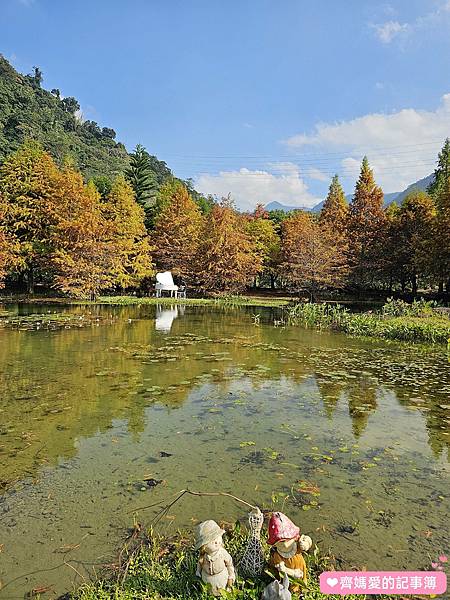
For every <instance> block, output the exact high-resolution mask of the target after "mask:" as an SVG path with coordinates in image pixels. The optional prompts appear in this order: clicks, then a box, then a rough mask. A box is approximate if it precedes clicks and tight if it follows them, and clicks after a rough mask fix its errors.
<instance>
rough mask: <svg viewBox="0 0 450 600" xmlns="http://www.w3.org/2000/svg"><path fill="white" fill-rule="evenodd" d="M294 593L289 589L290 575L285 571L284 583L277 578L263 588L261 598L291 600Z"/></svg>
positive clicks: (264, 599) (262, 599)
mask: <svg viewBox="0 0 450 600" xmlns="http://www.w3.org/2000/svg"><path fill="white" fill-rule="evenodd" d="M291 599H292V594H291V592H290V591H289V577H288V576H287V573H284V577H283V583H280V582H279V581H277V580H275V581H272V583H269V585H268V586H266V587H265V588H264V590H263V593H262V596H261V600H291Z"/></svg>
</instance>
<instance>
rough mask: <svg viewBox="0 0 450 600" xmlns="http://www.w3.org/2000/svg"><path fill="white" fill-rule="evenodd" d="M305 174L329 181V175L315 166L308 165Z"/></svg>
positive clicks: (311, 177) (318, 179)
mask: <svg viewBox="0 0 450 600" xmlns="http://www.w3.org/2000/svg"><path fill="white" fill-rule="evenodd" d="M306 176H307V177H309V178H310V179H316V180H317V181H329V180H330V177H329V175H327V174H326V173H322V171H321V170H320V169H316V168H315V167H309V168H308V169H307V171H306Z"/></svg>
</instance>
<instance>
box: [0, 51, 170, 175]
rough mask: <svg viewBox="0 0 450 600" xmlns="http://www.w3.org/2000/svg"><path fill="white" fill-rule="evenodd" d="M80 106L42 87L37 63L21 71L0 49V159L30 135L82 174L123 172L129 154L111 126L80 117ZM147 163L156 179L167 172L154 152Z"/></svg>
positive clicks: (115, 173) (60, 160)
mask: <svg viewBox="0 0 450 600" xmlns="http://www.w3.org/2000/svg"><path fill="white" fill-rule="evenodd" d="M79 109H80V106H79V103H78V102H77V100H76V98H61V95H60V92H59V90H57V89H53V90H51V91H47V90H45V89H43V87H42V73H41V72H40V70H39V69H38V68H35V69H34V73H33V74H32V75H21V74H20V73H18V72H17V71H16V70H15V69H14V68H13V67H12V66H11V65H10V64H9V62H8V61H7V60H6V59H5V58H4V57H3V56H2V55H0V161H1V160H2V159H3V158H4V157H5V156H6V155H8V154H9V153H10V152H12V151H14V150H16V149H17V148H18V147H19V146H20V144H22V143H23V142H24V141H25V139H27V138H32V139H35V140H38V141H39V142H41V144H42V145H43V147H44V148H45V149H46V150H47V151H49V152H50V154H51V155H52V156H53V157H54V159H55V160H56V161H57V163H59V164H61V162H62V161H63V160H64V159H65V158H66V157H68V156H69V157H72V159H73V160H74V161H75V163H76V165H77V166H78V168H79V169H80V171H81V172H82V173H83V175H84V177H85V178H86V180H88V179H90V178H92V177H97V176H108V177H114V176H115V175H117V174H119V173H122V172H123V171H124V170H125V169H126V168H127V167H128V163H129V156H128V152H127V150H126V148H125V146H124V145H123V144H122V143H120V142H117V141H116V140H115V137H116V133H115V131H114V130H113V129H111V128H109V127H100V126H99V125H98V124H97V123H96V122H95V121H83V120H82V119H81V118H80V117H79V113H78V111H79ZM151 166H152V168H153V170H154V171H155V179H156V182H157V183H158V184H159V185H161V183H162V182H163V181H164V180H165V179H167V178H168V177H170V176H171V171H170V169H169V168H168V167H167V165H166V164H165V163H164V162H162V161H159V160H158V159H157V158H156V157H151Z"/></svg>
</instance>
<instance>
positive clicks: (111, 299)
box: [97, 295, 292, 307]
mask: <svg viewBox="0 0 450 600" xmlns="http://www.w3.org/2000/svg"><path fill="white" fill-rule="evenodd" d="M291 303H292V298H288V297H276V296H272V297H271V296H237V295H236V296H233V295H227V296H218V297H217V298H178V299H175V298H170V297H167V296H165V297H164V298H150V297H144V298H138V297H135V296H101V297H99V298H98V299H97V304H116V305H120V306H127V305H133V304H186V305H191V306H217V305H219V306H269V307H270V306H272V307H277V306H288V305H289V304H291Z"/></svg>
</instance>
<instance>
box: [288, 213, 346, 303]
mask: <svg viewBox="0 0 450 600" xmlns="http://www.w3.org/2000/svg"><path fill="white" fill-rule="evenodd" d="M281 269H282V273H283V275H284V278H285V279H286V281H287V282H288V283H290V284H291V286H292V287H294V289H296V290H302V289H303V290H307V291H308V292H309V294H310V297H311V300H314V298H315V297H316V294H317V292H318V291H319V290H321V289H324V288H327V287H331V288H339V287H342V285H343V282H344V280H345V275H346V274H347V267H346V256H345V255H344V254H343V252H342V249H341V247H340V246H339V243H338V240H337V238H336V236H335V235H334V233H333V231H332V230H331V229H330V228H329V227H328V226H323V225H321V224H320V222H318V221H317V219H316V218H315V216H314V215H311V214H310V213H306V212H303V211H296V212H295V213H293V214H292V216H290V217H289V218H287V219H286V220H285V221H284V222H283V225H282V263H281Z"/></svg>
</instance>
